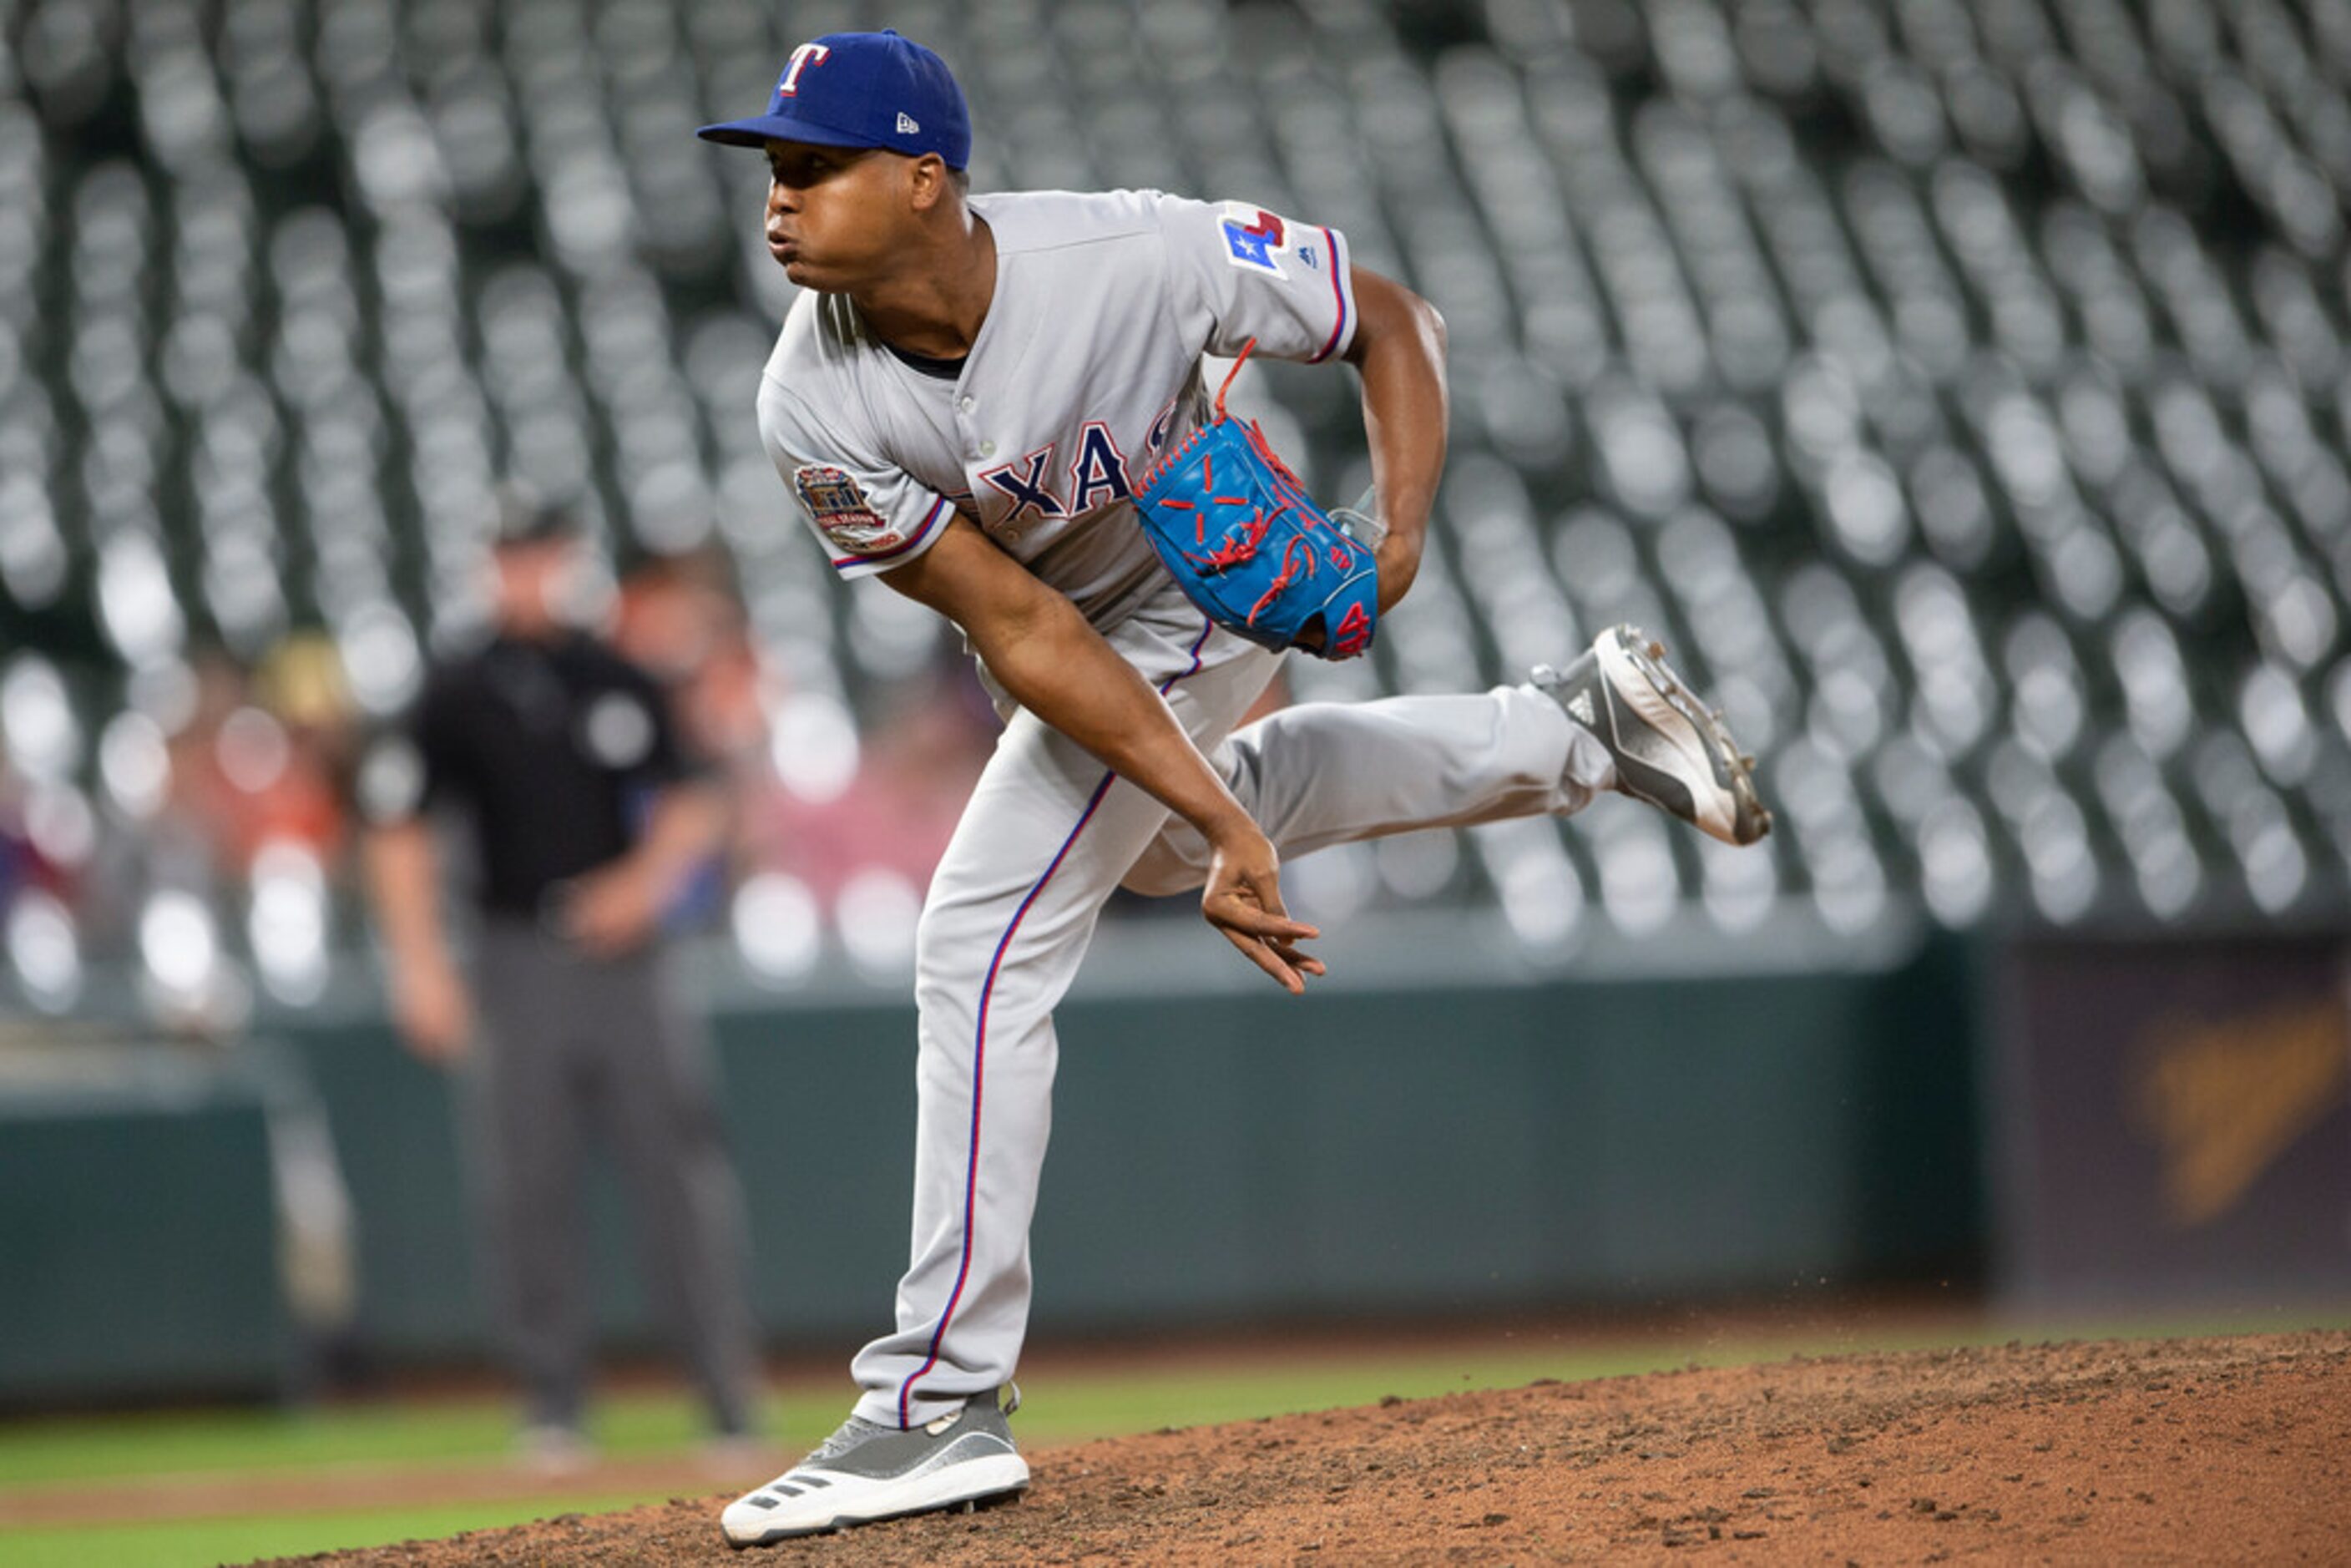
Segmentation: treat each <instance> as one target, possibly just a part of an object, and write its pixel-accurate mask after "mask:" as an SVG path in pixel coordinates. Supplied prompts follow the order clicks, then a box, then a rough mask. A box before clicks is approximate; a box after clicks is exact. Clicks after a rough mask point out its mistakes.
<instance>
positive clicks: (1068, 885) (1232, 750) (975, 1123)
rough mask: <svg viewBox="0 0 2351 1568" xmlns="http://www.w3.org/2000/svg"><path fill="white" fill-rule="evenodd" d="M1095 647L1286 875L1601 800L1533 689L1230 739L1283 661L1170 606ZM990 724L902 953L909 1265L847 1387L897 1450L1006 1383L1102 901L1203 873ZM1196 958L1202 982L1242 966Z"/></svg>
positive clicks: (1024, 723)
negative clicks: (1107, 653) (1200, 757)
mask: <svg viewBox="0 0 2351 1568" xmlns="http://www.w3.org/2000/svg"><path fill="white" fill-rule="evenodd" d="M1109 640H1110V643H1111V645H1112V646H1113V648H1115V649H1117V650H1118V652H1119V653H1121V654H1123V656H1124V657H1125V658H1126V660H1127V662H1128V663H1129V664H1133V665H1134V667H1135V668H1136V669H1137V670H1139V671H1141V672H1142V673H1143V674H1144V677H1145V678H1146V679H1148V680H1150V681H1151V683H1152V684H1153V685H1155V686H1158V687H1159V688H1160V689H1161V690H1162V691H1163V692H1164V693H1165V696H1166V699H1167V702H1168V705H1169V706H1170V707H1172V708H1173V709H1174V710H1175V716H1176V717H1177V719H1178V720H1179V721H1180V722H1181V723H1182V724H1183V725H1184V727H1185V728H1186V730H1187V731H1188V732H1189V733H1190V735H1191V736H1192V737H1193V739H1194V740H1195V741H1196V742H1197V743H1198V745H1199V746H1200V747H1201V749H1202V750H1203V751H1204V752H1206V753H1207V755H1208V757H1209V758H1210V759H1211V760H1212V761H1213V762H1214V763H1215V764H1216V765H1217V768H1219V769H1220V770H1221V771H1222V772H1223V774H1224V776H1225V779H1226V780H1227V781H1228V784H1229V785H1230V786H1231V788H1232V789H1233V792H1234V794H1235V795H1236V796H1238V799H1239V800H1240V802H1241V804H1242V805H1243V806H1244V807H1246V808H1247V809H1248V810H1249V814H1250V816H1251V817H1252V818H1254V819H1255V820H1256V821H1257V822H1258V824H1259V826H1260V827H1261V828H1263V829H1264V831H1265V832H1266V835H1267V836H1268V837H1269V838H1270V839H1271V840H1272V841H1273V843H1274V846H1275V848H1276V849H1277V850H1278V851H1279V852H1280V853H1281V855H1282V856H1283V857H1284V858H1285V859H1288V858H1291V857H1295V856H1297V855H1301V854H1304V853H1307V852H1310V851H1312V850H1316V849H1321V848H1323V847H1325V846H1327V845H1330V844H1335V843H1343V842H1347V841H1353V840H1359V839H1371V838H1377V837H1380V836H1382V835H1384V834H1388V833H1396V832H1404V831H1409V830H1411V829H1415V828H1426V827H1438V826H1447V825H1464V824H1468V823H1472V822H1482V821H1494V820H1496V819H1499V818H1504V817H1520V816H1531V815H1534V814H1537V813H1541V812H1558V813H1564V812H1571V811H1575V810H1581V809H1582V808H1583V806H1585V805H1586V804H1588V803H1589V802H1590V801H1591V800H1592V798H1593V795H1594V794H1595V793H1597V792H1598V791H1600V790H1601V789H1605V788H1606V787H1607V786H1608V785H1609V784H1610V783H1611V782H1612V781H1613V779H1614V765H1613V764H1612V763H1611V762H1610V760H1609V757H1608V753H1607V750H1606V748H1605V747H1603V746H1602V745H1601V743H1600V741H1599V740H1598V739H1597V738H1596V737H1593V735H1592V734H1591V733H1590V732H1589V731H1587V730H1585V729H1584V728H1583V727H1581V726H1580V725H1577V724H1576V723H1575V722H1574V721H1573V720H1572V719H1571V718H1569V717H1568V716H1567V715H1566V714H1565V713H1564V712H1562V710H1561V708H1560V706H1559V705H1558V704H1557V703H1555V702H1554V701H1552V698H1550V697H1549V696H1547V695H1544V694H1542V693H1541V692H1539V691H1536V690H1535V689H1534V688H1532V687H1530V686H1505V687H1499V688H1497V689H1496V690H1494V691H1491V692H1487V693H1483V694H1479V695H1467V696H1407V697H1390V698H1386V699H1384V700H1382V701H1378V702H1369V703H1348V704H1336V703H1310V704H1305V705H1302V706H1297V707H1292V708H1288V709H1285V710H1283V711H1281V712H1279V713H1276V714H1273V715H1271V716H1269V717H1266V718H1264V719H1260V720H1259V721H1258V722H1257V723H1255V724H1252V725H1250V726H1249V727H1247V728H1245V729H1241V730H1239V731H1238V732H1236V731H1235V729H1234V725H1235V724H1236V723H1237V722H1238V719H1239V717H1240V716H1241V715H1242V714H1243V713H1245V712H1247V711H1248V709H1249V705H1250V704H1251V703H1253V702H1254V701H1256V700H1257V698H1258V696H1259V694H1260V693H1262V692H1263V691H1264V689H1265V687H1266V685H1267V683H1268V682H1269V681H1270V680H1271V679H1272V677H1273V674H1274V671H1275V669H1276V667H1277V666H1278V664H1279V663H1280V659H1279V657H1278V656H1277V655H1275V654H1272V653H1267V652H1266V651H1264V650H1263V649H1260V648H1259V647H1257V646H1256V645H1255V644H1253V643H1249V642H1247V641H1245V640H1244V639H1241V638H1238V637H1236V636H1234V635H1232V634H1231V633H1229V632H1225V631H1223V630H1221V629H1217V628H1215V627H1212V626H1210V625H1209V624H1208V623H1207V622H1206V621H1205V620H1204V619H1203V618H1202V616H1201V614H1200V612H1198V611H1197V610H1196V609H1194V608H1193V607H1192V605H1191V604H1190V602H1189V601H1186V600H1185V599H1184V597H1183V596H1182V594H1181V593H1180V592H1179V591H1176V590H1175V589H1174V588H1173V587H1172V586H1171V587H1170V588H1169V589H1168V590H1167V591H1165V592H1164V593H1162V594H1161V595H1160V596H1159V597H1157V598H1156V599H1155V600H1153V601H1151V602H1150V603H1149V604H1147V605H1146V606H1145V607H1144V610H1143V611H1142V612H1139V613H1137V614H1136V615H1135V616H1134V617H1133V618H1132V619H1130V620H1128V621H1127V622H1124V623H1123V624H1122V625H1120V626H1119V627H1117V628H1116V629H1115V630H1113V632H1110V633H1109ZM1008 713H1009V716H1008V722H1007V725H1006V727H1005V731H1004V734H1003V736H1002V737H1001V738H1000V739H998V742H997V747H996V751H995V754H994V755H993V757H991V758H990V759H989V761H988V764H987V768H986V770H985V771H984V772H983V773H982V774H981V776H980V779H979V782H978V784H977V786H976V787H975V788H974V789H973V791H972V797H971V800H970V802H969V804H968V805H967V806H966V807H965V809H964V813H963V818H962V821H960V822H959V823H958V824H957V826H956V831H955V836H954V838H953V839H952V841H950V842H949V844H948V846H947V850H946V855H945V857H944V858H943V859H942V860H941V862H940V863H939V867H938V870H937V871H936V873H934V875H933V877H932V879H931V889H930V895H929V897H928V899H927V900H926V901H925V904H924V908H923V915H922V921H921V925H920V926H919V928H918V930H917V935H916V941H915V979H914V984H915V1001H916V1005H917V1009H918V1012H919V1024H918V1028H919V1030H920V1037H921V1038H920V1050H919V1052H918V1054H917V1059H916V1065H915V1081H916V1086H917V1125H916V1131H915V1139H916V1143H915V1155H914V1239H913V1249H912V1250H913V1259H912V1262H911V1264H910V1266H909V1267H908V1269H907V1270H906V1273H905V1276H904V1279H903V1280H902V1281H900V1283H899V1286H898V1297H897V1328H896V1330H895V1332H893V1333H889V1334H885V1335H883V1337H882V1338H880V1339H877V1340H875V1341H874V1342H873V1343H871V1344H869V1345H867V1346H866V1347H865V1348H864V1349H863V1350H862V1351H861V1352H860V1353H859V1354H858V1355H857V1358H856V1362H855V1364H854V1374H855V1376H856V1378H857V1381H858V1384H859V1385H860V1386H861V1387H862V1390H863V1392H862V1396H860V1398H859V1400H858V1404H857V1413H858V1414H859V1415H860V1416H863V1417H865V1418H866V1419H867V1420H869V1421H878V1422H882V1423H883V1424H884V1425H887V1426H892V1427H911V1426H918V1425H921V1424H923V1423H925V1422H928V1421H931V1420H933V1419H935V1418H936V1417H938V1416H942V1415H946V1414H947V1413H949V1412H951V1411H953V1410H956V1409H957V1408H959V1407H960V1406H962V1405H963V1403H964V1401H965V1400H966V1399H967V1398H969V1397H971V1396H975V1395H977V1394H980V1393H983V1392H985V1391H987V1390H988V1389H991V1388H994V1387H996V1386H997V1385H999V1384H1002V1383H1003V1382H1005V1381H1006V1380H1007V1379H1008V1378H1009V1377H1010V1376H1011V1375H1012V1371H1013V1366H1014V1364H1015V1363H1016V1362H1017V1361H1018V1360H1019V1354H1020V1343H1021V1340H1022V1337H1023V1335H1024V1334H1025V1333H1026V1331H1027V1328H1028V1322H1029V1217H1030V1215H1031V1213H1032V1212H1033V1210H1034V1208H1035V1207H1036V1200H1037V1184H1038V1177H1039V1175H1040V1172H1041V1170H1042V1168H1043V1165H1044V1159H1045V1144H1046V1139H1047V1135H1048V1134H1049V1132H1050V1128H1051V1124H1052V1088H1053V1070H1054V1064H1055V1060H1056V1052H1057V1046H1056V1042H1055V1040H1054V1035H1053V1008H1054V1005H1055V1004H1056V1003H1057V1002H1059V1001H1060V999H1061V995H1062V993H1063V992H1064V991H1066V990H1067V989H1068V988H1069V985H1070V982H1071V979H1072V978H1073V977H1075V975H1076V973H1077V967H1078V963H1079V960H1080V959H1081V958H1082V957H1083V956H1084V955H1085V950H1086V945H1087V943H1088V942H1089V940H1090V939H1091V938H1092V935H1093V928H1094V921H1095V919H1096V917H1097V916H1098V915H1099V914H1100V913H1101V910H1102V904H1103V902H1104V901H1105V900H1107V899H1108V898H1109V897H1110V895H1111V893H1112V892H1113V890H1114V889H1116V888H1118V887H1119V886H1121V885H1124V886H1127V887H1130V888H1133V889H1134V890H1135V891H1136V892H1140V893H1148V894H1167V893H1177V892H1182V891H1184V890H1185V889H1187V888H1194V887H1198V886H1199V885H1201V883H1202V882H1203V881H1204V879H1205V877H1206V874H1207V859H1208V857H1207V847H1206V845H1205V844H1204V843H1203V842H1202V841H1201V839H1200V836H1199V834H1198V833H1197V832H1196V831H1193V830H1192V829H1191V828H1190V826H1189V825H1188V824H1186V823H1183V822H1181V821H1175V822H1172V823H1171V821H1170V818H1169V813H1168V811H1167V809H1166V808H1165V807H1164V806H1162V805H1161V804H1159V802H1158V801H1156V800H1153V799H1152V798H1151V797H1150V796H1148V795H1146V794H1144V792H1143V791H1142V790H1141V789H1137V788H1136V787H1134V785H1132V784H1129V783H1127V782H1125V781H1123V780H1122V779H1116V778H1114V777H1113V775H1111V774H1110V773H1109V772H1108V771H1107V770H1106V769H1105V768H1103V767H1102V764H1101V763H1100V762H1099V761H1097V760H1095V758H1093V757H1092V755H1091V754H1089V753H1088V752H1086V751H1085V750H1084V749H1083V748H1082V747H1079V746H1078V745H1077V744H1076V743H1075V742H1073V741H1071V740H1070V739H1068V738H1067V737H1063V736H1062V735H1061V734H1060V733H1058V732H1057V731H1055V730H1053V729H1052V728H1050V727H1048V726H1047V725H1046V724H1044V723H1043V722H1042V721H1041V720H1040V719H1038V718H1037V717H1036V716H1035V715H1033V714H1030V713H1028V712H1026V711H1021V710H1018V709H1009V710H1008ZM1202 936H1203V941H1204V942H1205V943H1207V946H1203V948H1202V950H1201V955H1202V956H1201V960H1200V961H1201V962H1202V963H1204V964H1208V963H1244V962H1246V960H1245V959H1243V958H1241V957H1240V956H1238V955H1237V954H1235V953H1232V952H1230V951H1228V948H1227V946H1226V945H1225V943H1224V942H1223V941H1222V940H1221V939H1219V938H1217V937H1215V936H1212V935H1210V934H1208V933H1206V932H1204V933H1203V934H1202ZM1268 983H1269V984H1270V982H1268Z"/></svg>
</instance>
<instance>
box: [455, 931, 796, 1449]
mask: <svg viewBox="0 0 2351 1568" xmlns="http://www.w3.org/2000/svg"><path fill="white" fill-rule="evenodd" d="M475 998H476V1002H477V1005H478V1007H479V1008H480V1010H481V1018H482V1023H483V1026H484V1027H483V1029H482V1030H481V1038H480V1039H479V1040H477V1042H476V1045H475V1051H474V1052H473V1055H472V1057H471V1059H470V1060H469V1061H468V1063H467V1065H466V1070H465V1072H464V1073H463V1074H462V1075H461V1082H462V1083H463V1086H464V1087H463V1092H462V1093H463V1100H462V1111H463V1115H464V1119H465V1130H466V1134H467V1137H466V1143H467V1155H468V1156H469V1159H470V1161H471V1175H472V1177H473V1184H474V1187H475V1205H476V1209H477V1216H478V1221H479V1228H480V1237H481V1249H482V1258H483V1265H484V1270H485V1279H486V1284H487V1285H488V1287H489V1289H490V1291H491V1295H492V1300H493V1301H494V1303H495V1305H496V1318H497V1321H498V1325H499V1328H500V1330H501V1332H502V1334H503V1337H504V1338H505V1340H506V1342H507V1351H508V1354H509V1355H510V1356H511V1358H512V1360H513V1363H514V1365H515V1368H516V1370H517V1373H518V1375H520V1377H521V1379H522V1382H523V1385H524V1390H525V1396H526V1397H527V1399H528V1408H529V1416H530V1419H531V1420H532V1421H533V1422H534V1423H535V1424H546V1425H555V1426H563V1427H576V1426H577V1425H579V1422H580V1415H581V1411H582V1407H583V1406H584V1403H585V1399H586V1393H587V1384H588V1375H589V1363H590V1354H591V1350H592V1345H593V1340H594V1333H595V1311H594V1307H595V1303H594V1301H593V1300H592V1298H591V1295H590V1281H589V1279H588V1277H587V1270H586V1266H585V1265H586V1259H585V1256H584V1253H585V1238H584V1234H583V1232H584V1223H583V1216H582V1207H583V1206H582V1202H581V1198H582V1196H583V1192H582V1189H583V1185H584V1184H583V1180H582V1178H583V1176H584V1174H585V1173H584V1170H583V1167H582V1157H583V1155H585V1153H586V1149H587V1145H588V1142H589V1139H590V1135H591V1134H594V1135H597V1136H601V1139H602V1140H603V1143H604V1145H605V1146H606V1147H608V1148H610V1149H611V1151H612V1153H613V1154H614V1155H616V1156H617V1158H618V1162H619V1165H620V1168H621V1174H622V1176H623V1178H624V1179H625V1182H626V1185H627V1187H628V1190H629V1194H630V1197H631V1200H632V1209H633V1211H634V1212H633V1215H632V1218H633V1219H634V1221H635V1229H636V1236H637V1240H638V1245H639V1250H640V1254H641V1257H642V1260H643V1279H644V1281H645V1288H646V1291H647V1294H648V1296H649V1298H650V1299H651V1301H653V1306H654V1308H655V1310H656V1312H659V1314H660V1316H661V1319H662V1321H663V1322H664V1326H665V1327H666V1329H667V1330H668V1332H669V1333H670V1334H671V1335H672V1337H673V1338H674V1340H675V1342H676V1343H677V1346H678V1349H679V1351H680V1352H681V1354H683V1355H684V1358H685V1360H686V1363H687V1365H688V1366H689V1367H690V1369H691V1371H692V1373H693V1375H694V1379H695V1383H696V1385H697V1386H698V1387H699V1389H700V1392H701V1394H702V1396H703V1398H704V1400H705V1402H706V1403H707V1405H708V1407H709V1411H710V1416H711V1420H712V1423H713V1425H714V1427H716V1429H717V1430H719V1431H721V1432H726V1433H738V1432H746V1431H748V1430H749V1428H750V1423H751V1417H752V1406H753V1403H754V1400H755V1396H756V1390H757V1386H758V1353H757V1348H756V1345H755V1342H754V1337H753V1330H752V1323H751V1316H750V1309H749V1304H748V1302H747V1299H746V1296H745V1293H744V1270H745V1254H746V1251H747V1247H746V1243H745V1228H744V1218H743V1198H742V1193H741V1190H740V1188H739V1187H738V1186H737V1182H736V1177H735V1172H734V1167H733V1166H732V1165H731V1163H730V1162H729V1160H728V1157H727V1155H726V1145H725V1143H724V1141H723V1138H722V1136H721V1133H720V1128H719V1123H718V1115H717V1109H716V1097H715V1093H714V1086H713V1082H712V1078H713V1070H712V1063H711V1053H710V1049H709V1042H708V1040H707V1038H706V1037H705V1035H704V1034H703V1032H702V1031H701V1030H700V1029H698V1028H696V1027H695V1026H693V1025H691V1024H689V1023H688V1021H687V1020H686V1019H685V1018H684V1015H683V1014H682V1013H681V1012H680V1010H679V1009H677V1007H676V1006H675V1005H674V1001H673V999H672V998H671V997H670V995H669V977H668V966H667V964H666V962H665V960H664V956H663V955H662V953H661V952H659V951H658V950H657V949H649V950H645V951H641V952H638V953H635V954H632V955H630V956H626V957H622V958H619V959H614V960H609V961H608V960H602V959H595V958H590V957H588V956H584V955H582V954H581V953H580V950H579V949H578V948H576V947H574V946H571V945H570V944H569V942H566V941H564V940H562V939H561V938H559V937H557V936H553V935H551V934H549V933H547V932H545V931H543V930H542V929H541V928H540V927H539V926H538V925H533V924H528V923H524V922H520V921H492V922H489V923H487V924H486V925H485V927H484V929H483V931H482V934H481V945H480V948H479V951H478V953H477V956H476V958H475Z"/></svg>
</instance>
